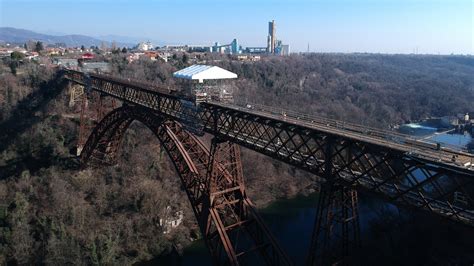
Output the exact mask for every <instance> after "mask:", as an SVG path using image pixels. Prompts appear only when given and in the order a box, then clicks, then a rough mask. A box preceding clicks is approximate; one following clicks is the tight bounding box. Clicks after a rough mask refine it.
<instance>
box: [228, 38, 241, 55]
mask: <svg viewBox="0 0 474 266" xmlns="http://www.w3.org/2000/svg"><path fill="white" fill-rule="evenodd" d="M230 50H231V52H232V54H238V53H240V47H239V43H238V41H237V39H234V40H232V42H231V43H230Z"/></svg>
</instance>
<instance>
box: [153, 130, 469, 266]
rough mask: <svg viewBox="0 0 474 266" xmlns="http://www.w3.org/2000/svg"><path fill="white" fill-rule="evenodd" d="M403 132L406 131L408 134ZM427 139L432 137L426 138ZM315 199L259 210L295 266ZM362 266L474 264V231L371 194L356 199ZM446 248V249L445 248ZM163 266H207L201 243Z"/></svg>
mask: <svg viewBox="0 0 474 266" xmlns="http://www.w3.org/2000/svg"><path fill="white" fill-rule="evenodd" d="M400 131H402V132H404V133H409V134H412V135H416V136H422V137H426V139H427V141H433V142H441V143H444V144H449V145H456V146H460V147H462V146H465V145H467V144H468V143H469V142H470V141H471V139H472V137H471V136H470V135H469V134H464V133H441V134H434V133H435V132H437V131H439V130H438V129H437V128H434V127H430V126H424V125H419V124H410V125H408V126H402V127H401V128H400ZM407 131H408V132H407ZM428 136H431V137H428ZM317 197H318V195H317V194H311V195H309V196H297V197H295V198H292V199H284V200H277V201H275V202H273V203H272V204H270V205H269V206H268V207H266V208H262V209H259V213H260V214H261V216H262V217H263V219H264V221H265V222H266V224H267V225H268V227H269V228H270V230H271V231H272V232H273V233H274V235H275V237H276V238H277V240H278V242H279V243H280V245H281V246H282V247H283V249H284V250H285V251H286V252H287V254H288V255H289V256H290V258H291V259H292V261H293V262H294V263H295V265H303V264H304V262H305V259H306V256H307V252H308V249H309V245H310V240H311V233H312V229H313V224H314V219H315V215H316V204H317ZM359 212H360V224H361V238H362V243H363V248H362V249H361V250H360V251H359V252H358V260H360V261H362V262H363V264H373V265H379V264H385V265H402V264H404V265H414V264H418V265H428V264H430V265H436V264H437V265H443V264H451V263H460V264H464V263H466V262H467V263H470V264H471V265H472V262H474V252H472V251H473V250H474V232H473V230H472V229H471V228H465V227H463V226H461V227H459V226H457V225H454V224H452V223H450V222H448V221H445V220H443V219H440V218H436V217H432V216H430V215H426V214H423V213H417V212H412V211H409V210H405V209H399V208H397V207H396V206H394V205H392V204H390V203H388V202H384V201H382V200H379V199H376V198H374V197H373V196H371V195H365V194H359ZM447 243H449V244H447ZM159 261H161V262H162V263H163V264H165V265H183V266H184V265H186V266H187V265H189V266H191V265H193V266H195V265H211V259H210V256H209V253H208V251H207V249H206V247H205V245H204V242H203V241H202V240H197V241H194V242H193V243H192V244H191V245H190V246H189V247H187V248H185V249H184V251H183V256H182V257H179V258H177V257H176V256H175V257H174V258H173V259H171V258H163V260H159Z"/></svg>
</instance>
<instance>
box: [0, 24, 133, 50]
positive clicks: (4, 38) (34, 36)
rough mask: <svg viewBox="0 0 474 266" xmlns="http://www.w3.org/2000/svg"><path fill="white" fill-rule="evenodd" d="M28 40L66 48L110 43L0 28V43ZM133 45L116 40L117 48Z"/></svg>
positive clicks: (78, 37)
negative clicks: (59, 44) (65, 46)
mask: <svg viewBox="0 0 474 266" xmlns="http://www.w3.org/2000/svg"><path fill="white" fill-rule="evenodd" d="M29 40H34V41H41V42H43V43H45V44H54V43H65V44H66V45H67V46H68V47H75V46H81V45H84V46H86V47H90V46H92V45H94V46H100V45H101V43H102V42H104V43H106V44H107V45H110V44H111V42H109V41H104V40H100V39H96V38H93V37H90V36H85V35H77V34H72V35H63V36H56V35H48V34H41V33H37V32H34V31H30V30H24V29H16V28H11V27H0V42H9V43H25V42H27V41H29ZM134 45H135V44H133V43H127V42H120V40H117V46H120V47H122V46H127V47H131V46H134Z"/></svg>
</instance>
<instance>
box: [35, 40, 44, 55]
mask: <svg viewBox="0 0 474 266" xmlns="http://www.w3.org/2000/svg"><path fill="white" fill-rule="evenodd" d="M43 50H44V47H43V43H42V42H40V41H38V42H36V44H35V52H38V53H39V52H41V51H43Z"/></svg>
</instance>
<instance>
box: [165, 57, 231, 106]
mask: <svg viewBox="0 0 474 266" xmlns="http://www.w3.org/2000/svg"><path fill="white" fill-rule="evenodd" d="M173 77H175V78H178V79H179V82H181V83H182V84H181V85H183V87H184V88H186V90H187V91H188V93H190V94H191V95H193V97H194V98H195V101H196V103H200V102H204V101H211V100H212V101H221V102H232V101H233V94H232V86H231V85H230V83H229V82H225V80H229V79H236V78H237V74H235V73H232V72H230V71H228V70H225V69H223V68H220V67H218V66H210V65H192V66H190V67H187V68H184V69H181V70H179V71H176V72H174V73H173Z"/></svg>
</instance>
